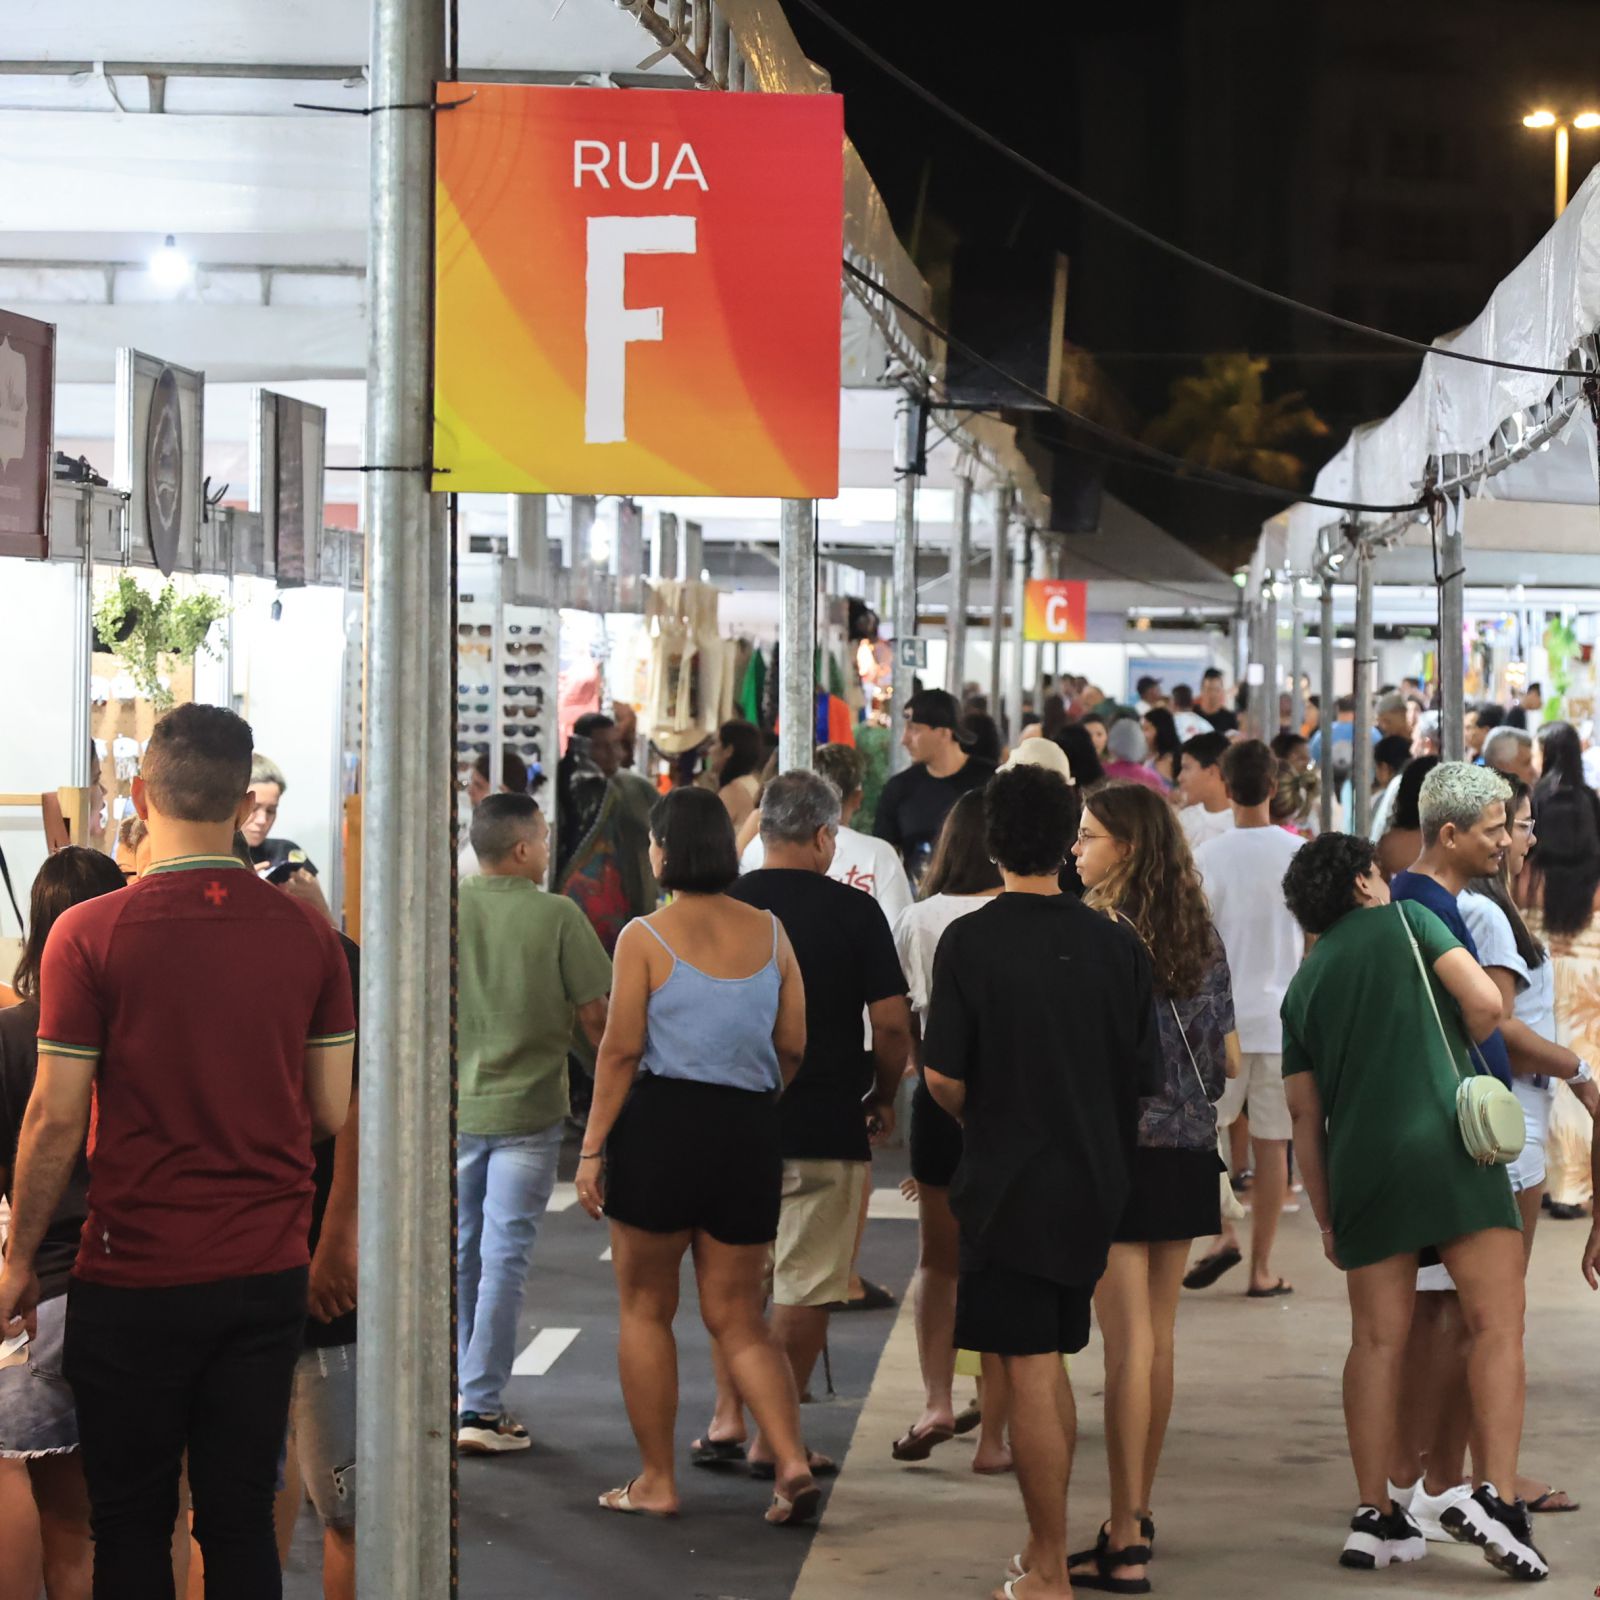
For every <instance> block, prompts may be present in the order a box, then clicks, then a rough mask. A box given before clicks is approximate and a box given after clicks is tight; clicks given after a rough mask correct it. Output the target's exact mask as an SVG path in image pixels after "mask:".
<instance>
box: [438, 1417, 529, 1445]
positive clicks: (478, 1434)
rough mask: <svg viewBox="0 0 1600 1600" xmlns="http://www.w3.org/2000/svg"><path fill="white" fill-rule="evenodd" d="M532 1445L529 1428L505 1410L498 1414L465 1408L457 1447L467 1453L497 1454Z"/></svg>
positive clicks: (457, 1437) (458, 1428)
mask: <svg viewBox="0 0 1600 1600" xmlns="http://www.w3.org/2000/svg"><path fill="white" fill-rule="evenodd" d="M532 1444H533V1440H532V1439H530V1438H529V1437H528V1430H527V1429H526V1428H524V1427H523V1426H522V1424H521V1423H520V1422H518V1421H517V1419H516V1418H515V1417H512V1416H508V1415H507V1414H506V1413H505V1412H501V1414H500V1415H499V1416H497V1417H483V1416H479V1415H478V1413H477V1412H476V1411H463V1412H462V1413H461V1421H460V1422H459V1423H458V1424H457V1426H456V1449H457V1450H459V1451H460V1452H461V1454H462V1455H464V1456H494V1455H500V1454H502V1453H503V1452H505V1451H507V1450H526V1449H528V1448H529V1447H530V1446H531V1445H532Z"/></svg>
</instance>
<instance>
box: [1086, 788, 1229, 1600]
mask: <svg viewBox="0 0 1600 1600" xmlns="http://www.w3.org/2000/svg"><path fill="white" fill-rule="evenodd" d="M1072 853H1073V856H1074V857H1075V858H1076V860H1077V863H1078V874H1079V876H1080V877H1081V878H1082V879H1083V883H1084V904H1085V905H1087V906H1090V907H1091V908H1093V909H1094V910H1096V911H1103V912H1104V913H1105V914H1106V915H1108V916H1110V917H1112V918H1114V919H1115V920H1117V921H1119V922H1121V923H1123V924H1124V925H1126V926H1128V927H1131V928H1132V929H1133V931H1134V932H1135V933H1136V934H1138V936H1139V938H1140V940H1141V941H1142V942H1143V944H1144V946H1145V949H1146V950H1147V951H1148V952H1149V954H1150V960H1151V965H1152V967H1153V968H1154V972H1155V989H1156V995H1155V1001H1156V1021H1157V1024H1158V1026H1159V1029H1160V1034H1161V1064H1162V1081H1161V1088H1160V1091H1159V1092H1158V1093H1157V1094H1155V1095H1152V1096H1150V1097H1148V1098H1147V1099H1145V1100H1143V1101H1142V1102H1141V1103H1140V1108H1139V1141H1138V1146H1137V1148H1136V1149H1135V1151H1134V1157H1133V1165H1132V1169H1131V1173H1130V1176H1131V1186H1130V1192H1129V1196H1128V1203H1127V1206H1126V1207H1125V1209H1124V1211H1123V1214H1122V1220H1121V1223H1120V1224H1119V1226H1118V1228H1117V1231H1116V1235H1115V1242H1114V1243H1113V1244H1112V1246H1111V1256H1110V1259H1109V1261H1108V1262H1107V1264H1106V1270H1105V1275H1104V1276H1103V1277H1102V1278H1101V1279H1100V1282H1099V1285H1098V1287H1097V1288H1096V1289H1095V1296H1094V1307H1095V1314H1096V1315H1097V1316H1098V1318H1099V1319H1100V1329H1101V1332H1102V1334H1103V1335H1104V1337H1105V1348H1106V1454H1107V1455H1108V1457H1109V1458H1110V1467H1111V1517H1110V1520H1109V1521H1108V1522H1107V1523H1106V1524H1105V1526H1104V1527H1103V1528H1102V1529H1101V1531H1100V1537H1099V1540H1098V1541H1097V1543H1096V1545H1095V1548H1094V1549H1092V1550H1086V1551H1083V1552H1081V1553H1080V1554H1078V1555H1075V1556H1073V1557H1072V1583H1073V1587H1074V1588H1079V1589H1111V1590H1113V1592H1115V1593H1119V1594H1135V1593H1143V1592H1144V1591H1145V1590H1147V1589H1148V1588H1149V1580H1148V1578H1147V1577H1146V1575H1145V1569H1146V1567H1147V1565H1148V1564H1149V1561H1150V1558H1151V1555H1152V1548H1153V1545H1154V1541H1155V1520H1154V1517H1153V1515H1152V1513H1151V1506H1152V1504H1153V1503H1154V1489H1155V1479H1156V1468H1157V1466H1158V1465H1159V1463H1160V1459H1161V1446H1162V1443H1163V1441H1164V1439H1165V1437H1166V1431H1167V1420H1168V1417H1169V1416H1170V1414H1171V1411H1172V1394H1173V1331H1174V1327H1175V1324H1176V1322H1177V1315H1178V1299H1179V1296H1180V1295H1181V1293H1182V1290H1183V1273H1184V1264H1185V1262H1186V1261H1187V1259H1188V1255H1189V1247H1190V1245H1191V1244H1192V1242H1193V1241H1194V1240H1195V1239H1202V1238H1209V1237H1211V1236H1212V1235H1213V1234H1215V1233H1216V1232H1217V1231H1218V1229H1219V1228H1220V1227H1221V1224H1222V1218H1221V1200H1220V1189H1219V1186H1218V1182H1217V1175H1218V1170H1219V1167H1220V1162H1219V1161H1218V1158H1217V1112H1216V1102H1217V1101H1218V1100H1219V1099H1220V1098H1221V1097H1222V1091H1223V1088H1224V1086H1225V1084H1226V1082H1227V1079H1228V1078H1229V1077H1230V1076H1231V1075H1232V1070H1233V1064H1234V1062H1236V1061H1237V1059H1238V1037H1237V1035H1236V1034H1235V1033H1234V1031H1233V995H1232V990H1231V986H1230V979H1229V974H1228V961H1227V957H1226V956H1225V955H1224V953H1223V949H1222V941H1221V940H1220V939H1219V938H1218V937H1217V932H1216V929H1215V928H1213V927H1212V925H1211V913H1210V911H1209V909H1208V908H1207V906H1206V899H1205V894H1204V892H1203V891H1202V889H1201V887H1200V878H1199V875H1198V874H1197V873H1196V872H1195V869H1194V860H1193V857H1191V855H1190V854H1189V846H1188V843H1187V841H1186V840H1185V838H1184V835H1183V830H1182V828H1180V827H1179V826H1178V821H1177V814H1176V813H1175V812H1174V811H1173V809H1172V807H1171V806H1170V805H1169V804H1167V802H1166V801H1165V800H1164V799H1163V798H1162V797H1161V796H1160V795H1159V794H1157V793H1156V792H1155V791H1154V790H1152V789H1146V788H1144V787H1142V786H1140V785H1137V784H1131V783H1113V784H1108V785H1105V786H1104V787H1102V788H1100V789H1097V790H1095V791H1094V793H1092V794H1090V795H1088V796H1087V797H1086V798H1085V800H1084V812H1083V820H1082V821H1081V823H1080V824H1079V827H1078V840H1077V843H1076V844H1075V845H1074V846H1073V850H1072ZM1130 1585H1133V1586H1134V1587H1129V1586H1130ZM1140 1585H1142V1586H1143V1587H1139V1586H1140Z"/></svg>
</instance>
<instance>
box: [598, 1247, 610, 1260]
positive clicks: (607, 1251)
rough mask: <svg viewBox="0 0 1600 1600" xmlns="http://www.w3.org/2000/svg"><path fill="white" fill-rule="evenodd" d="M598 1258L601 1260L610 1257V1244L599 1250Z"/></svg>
mask: <svg viewBox="0 0 1600 1600" xmlns="http://www.w3.org/2000/svg"><path fill="white" fill-rule="evenodd" d="M600 1259H601V1260H602V1261H609V1260H610V1259H611V1246H610V1245H607V1246H606V1247H605V1249H604V1250H602V1251H601V1252H600Z"/></svg>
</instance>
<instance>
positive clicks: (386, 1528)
mask: <svg viewBox="0 0 1600 1600" xmlns="http://www.w3.org/2000/svg"><path fill="white" fill-rule="evenodd" d="M443 42H444V4H443V0H373V9H372V50H371V58H372V69H371V94H370V99H371V103H372V105H373V106H375V107H378V106H382V107H393V108H396V109H390V110H385V111H383V112H382V114H381V115H378V116H375V117H373V118H372V119H371V120H372V126H371V145H370V149H371V192H372V213H371V230H370V239H369V246H368V249H369V266H368V285H369V296H370V305H371V311H370V334H369V342H368V352H367V459H368V460H369V461H370V462H372V463H374V464H375V465H379V466H383V467H387V468H391V469H393V470H390V471H384V472H375V473H373V474H372V475H371V476H370V478H369V480H368V482H369V485H370V499H369V502H368V521H367V571H366V595H367V613H366V646H367V675H366V694H367V714H366V717H365V719H364V721H365V740H364V744H365V748H364V751H363V778H364V784H363V787H364V805H363V816H362V821H363V838H364V841H365V844H364V848H363V850H362V895H361V907H362V946H363V952H362V994H361V1169H362V1187H363V1189H364V1191H365V1193H366V1194H367V1196H368V1197H369V1200H370V1202H371V1203H369V1204H366V1205H363V1206H362V1207H361V1230H360V1275H359V1284H358V1295H359V1301H360V1306H361V1323H362V1327H361V1340H360V1343H359V1345H358V1346H357V1352H358V1354H357V1362H358V1366H357V1374H358V1379H359V1383H360V1390H361V1394H362V1397H363V1403H362V1405H361V1406H360V1408H359V1420H358V1433H357V1446H356V1453H357V1456H358V1458H359V1459H360V1461H361V1485H362V1487H361V1495H360V1499H359V1506H358V1512H357V1517H358V1523H357V1528H358V1537H359V1540H360V1545H361V1568H360V1573H359V1577H358V1593H359V1594H360V1596H361V1600H439V1597H441V1596H446V1595H449V1594H451V1593H452V1592H453V1575H452V1562H451V1519H452V1506H451V1439H452V1434H453V1429H454V1420H455V1419H454V1412H455V1394H454V1388H455V1383H454V1375H453V1371H452V1366H453V1364H452V1360H451V1338H450V1298H451V1292H450V1279H451V1271H450V1215H449V1211H450V1182H449V1173H450V1160H451V1155H450V1145H449V1118H450V1110H449V1092H450V1091H449V1073H448V1069H447V1060H448V1057H447V1055H444V1056H442V1055H441V1053H440V1050H441V1040H443V1039H445V1038H447V1029H448V1011H446V1010H443V1008H444V1007H447V1006H448V994H449V981H450V980H449V951H448V946H447V943H446V942H445V939H446V931H445V930H446V925H447V921H448V915H449V911H448V895H449V870H450V868H449V858H448V839H449V828H448V825H447V823H448V816H447V811H446V806H447V804H448V803H449V799H450V789H449V773H450V763H449V759H448V755H447V753H446V752H447V749H448V742H449V732H448V728H447V727H446V726H444V725H443V724H442V719H443V717H444V716H445V715H446V714H447V710H446V707H445V704H444V697H445V695H446V694H447V693H448V682H449V676H448V673H449V669H448V656H447V653H446V652H447V651H448V649H450V648H451V647H452V646H453V641H451V640H448V639H447V638H446V633H447V630H448V626H449V621H448V615H449V612H448V606H449V595H448V590H447V586H446V585H447V581H448V580H447V579H445V580H443V581H441V573H446V574H447V573H448V570H449V555H448V550H447V549H445V550H441V548H440V545H441V542H442V541H441V530H440V528H439V526H438V524H437V522H436V520H435V515H434V501H433V499H432V497H431V496H430V494H429V482H428V477H427V475H426V472H425V470H424V469H425V468H426V466H427V465H428V463H429V460H430V454H431V451H430V445H431V439H430V435H431V428H432V409H433V407H432V389H433V383H432V347H433V337H432V332H433V308H432V297H433V283H432V268H433V132H434V128H433V113H432V112H431V111H430V110H429V109H428V107H429V106H430V105H431V103H432V101H433V97H434V84H435V82H436V81H437V79H438V77H439V72H440V64H441V56H442V49H443ZM400 108H405V109H400ZM410 108H417V109H410ZM441 685H443V688H442V689H441ZM419 717H421V718H425V719H426V720H427V721H428V723H429V724H430V726H429V727H428V728H427V729H426V730H425V732H424V735H423V737H421V738H419V737H417V721H418V718H419ZM435 723H440V724H441V725H440V726H437V727H435V726H432V724H435ZM441 895H442V896H443V901H442V902H441ZM441 903H442V904H443V908H444V911H443V916H442V917H441V914H440V911H441ZM441 1015H443V1017H444V1019H445V1020H444V1023H443V1025H441V1020H440V1019H441Z"/></svg>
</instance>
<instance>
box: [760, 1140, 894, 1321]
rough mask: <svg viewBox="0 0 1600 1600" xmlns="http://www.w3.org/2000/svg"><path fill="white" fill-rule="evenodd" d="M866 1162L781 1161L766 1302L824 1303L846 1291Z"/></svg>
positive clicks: (866, 1175) (868, 1172)
mask: <svg viewBox="0 0 1600 1600" xmlns="http://www.w3.org/2000/svg"><path fill="white" fill-rule="evenodd" d="M871 1175H872V1166H871V1164H870V1163H869V1162H866V1161H785V1162H784V1164H783V1209H782V1210H781V1211H780V1212H779V1213H778V1238H777V1242H776V1243H775V1244H774V1245H773V1247H772V1303H773V1304H774V1305H779V1306H826V1305H831V1304H833V1302H834V1301H836V1300H843V1299H845V1298H847V1297H848V1295H849V1293H850V1263H851V1262H852V1261H853V1260H854V1259H855V1253H856V1229H857V1227H858V1226H859V1225H860V1221H861V1196H862V1195H863V1194H864V1193H865V1192H866V1188H867V1183H868V1180H869V1179H870V1177H871Z"/></svg>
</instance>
